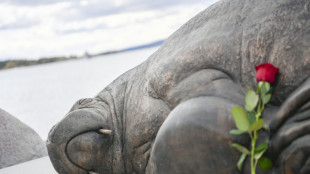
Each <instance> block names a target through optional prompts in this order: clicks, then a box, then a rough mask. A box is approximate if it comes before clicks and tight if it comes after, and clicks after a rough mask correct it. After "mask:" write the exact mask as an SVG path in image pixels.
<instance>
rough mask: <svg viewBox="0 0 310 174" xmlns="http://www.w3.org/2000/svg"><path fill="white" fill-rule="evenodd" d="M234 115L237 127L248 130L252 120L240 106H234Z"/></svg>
mask: <svg viewBox="0 0 310 174" xmlns="http://www.w3.org/2000/svg"><path fill="white" fill-rule="evenodd" d="M232 115H233V118H234V120H235V123H236V127H237V128H238V129H239V130H242V131H248V129H249V127H250V121H249V119H248V117H247V116H246V113H245V111H244V110H243V109H242V108H240V107H233V108H232Z"/></svg>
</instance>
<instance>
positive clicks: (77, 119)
mask: <svg viewBox="0 0 310 174" xmlns="http://www.w3.org/2000/svg"><path fill="white" fill-rule="evenodd" d="M107 123H108V120H107V119H106V117H104V116H102V115H101V114H100V113H99V112H96V111H95V110H91V109H78V110H75V111H72V112H70V113H69V114H68V115H67V116H66V117H65V118H64V119H63V120H61V121H60V122H59V123H58V124H56V125H55V126H54V127H53V129H52V130H51V131H50V133H49V136H48V141H47V149H48V154H49V156H50V159H51V162H52V164H53V166H54V168H55V169H56V170H57V172H58V173H76V174H87V173H89V172H90V171H96V170H98V169H99V171H100V172H101V171H106V170H107V169H106V168H105V167H104V166H105V165H102V164H103V163H104V162H103V161H104V160H105V159H106V158H109V156H110V155H109V154H108V152H107V151H108V149H109V147H110V146H111V143H112V136H113V130H112V132H110V134H104V133H102V131H100V130H102V129H104V130H111V127H110V126H109V125H108V124H107ZM98 154H99V155H98ZM108 161H109V160H108ZM90 164H91V165H90ZM95 164H98V165H95ZM99 164H100V165H99ZM96 166H100V168H97V169H96Z"/></svg>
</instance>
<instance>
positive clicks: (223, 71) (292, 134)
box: [47, 0, 310, 174]
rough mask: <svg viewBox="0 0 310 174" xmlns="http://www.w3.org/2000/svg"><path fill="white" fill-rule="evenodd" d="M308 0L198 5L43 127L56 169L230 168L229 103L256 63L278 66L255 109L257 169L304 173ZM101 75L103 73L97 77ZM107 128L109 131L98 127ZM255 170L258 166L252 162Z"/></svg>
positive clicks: (250, 79) (153, 171) (240, 98)
mask: <svg viewBox="0 0 310 174" xmlns="http://www.w3.org/2000/svg"><path fill="white" fill-rule="evenodd" d="M309 19H310V3H309V1H308V0H300V1H296V0H273V1H268V0H260V1H253V0H235V1H231V0H224V1H220V2H218V3H216V4H215V5H212V6H211V7H209V8H208V9H207V10H205V11H203V12H201V13H199V14H198V15H197V16H196V17H194V18H193V19H191V20H190V21H189V22H187V23H186V24H185V25H183V26H182V27H181V28H180V29H179V30H178V31H176V32H175V33H174V34H173V35H172V36H170V37H169V38H168V39H167V40H166V41H165V43H164V44H163V45H162V47H161V48H160V49H159V50H158V51H156V52H155V53H154V54H153V55H151V56H150V57H149V58H148V59H147V60H146V61H145V62H144V63H142V64H141V65H139V66H137V67H136V68H134V69H132V70H130V71H128V72H126V73H125V74H123V75H122V76H120V77H119V78H118V79H116V80H115V81H114V82H112V83H111V84H110V85H109V86H107V87H106V88H105V89H104V90H103V91H101V92H100V93H99V94H98V95H97V96H96V97H94V98H89V99H82V100H80V101H78V102H77V103H76V104H75V105H74V106H73V107H72V109H71V110H70V112H69V113H68V114H67V115H66V117H65V118H64V119H63V120H61V121H60V122H59V123H58V124H57V125H55V126H54V127H53V129H52V130H51V132H50V134H49V139H48V143H47V147H48V151H49V156H50V158H51V160H52V163H53V165H54V167H55V168H56V170H57V171H58V172H59V173H61V174H62V173H77V174H83V173H85V174H86V173H88V172H89V171H94V172H97V173H115V174H120V173H139V174H143V173H149V174H159V173H167V174H168V173H169V174H170V173H202V174H205V173H217V174H227V173H250V172H249V168H248V167H247V166H249V165H248V164H245V166H246V167H244V168H243V170H242V172H239V171H238V170H237V168H236V163H237V161H238V158H239V156H240V153H239V152H238V151H236V150H235V149H233V148H231V143H232V142H238V143H241V144H243V145H245V146H248V145H249V138H248V137H247V136H246V135H244V136H233V135H230V134H229V130H231V129H234V123H233V120H232V116H231V108H232V107H233V106H242V105H243V104H244V94H245V91H246V89H248V88H255V86H256V80H255V68H254V67H255V65H258V64H261V63H265V62H269V63H272V64H273V65H275V66H276V67H278V68H279V69H280V72H279V74H278V77H277V79H276V81H275V83H274V89H275V92H274V95H273V97H272V99H271V102H270V104H269V105H268V107H267V108H266V109H265V111H264V113H263V117H264V119H265V120H266V121H265V126H266V127H267V128H269V131H264V132H261V133H260V135H259V137H261V138H260V139H259V141H264V140H267V141H269V142H270V144H269V146H270V147H269V150H268V152H267V156H268V157H270V158H271V159H272V160H273V161H274V162H275V167H274V168H273V169H272V170H270V171H268V172H264V173H277V174H278V173H279V174H306V173H310V158H309V155H310V134H309V133H310V117H309V114H310V104H309V103H310V81H309V80H307V79H308V78H309V74H310V20H309ZM103 80H104V79H103ZM101 128H103V129H111V130H112V134H111V135H105V134H100V133H99V132H98V129H101ZM258 173H262V172H261V171H258Z"/></svg>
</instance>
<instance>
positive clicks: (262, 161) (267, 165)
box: [258, 157, 273, 170]
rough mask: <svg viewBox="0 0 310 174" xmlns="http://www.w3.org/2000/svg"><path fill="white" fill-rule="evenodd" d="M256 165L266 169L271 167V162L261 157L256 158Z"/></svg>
mask: <svg viewBox="0 0 310 174" xmlns="http://www.w3.org/2000/svg"><path fill="white" fill-rule="evenodd" d="M258 166H259V168H261V169H262V170H268V169H270V168H272V166H273V164H272V161H271V160H270V159H269V158H266V157H262V158H260V159H259V160H258Z"/></svg>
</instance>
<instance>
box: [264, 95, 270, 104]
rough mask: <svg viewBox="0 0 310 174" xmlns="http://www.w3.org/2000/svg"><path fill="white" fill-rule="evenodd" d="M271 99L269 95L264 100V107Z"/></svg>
mask: <svg viewBox="0 0 310 174" xmlns="http://www.w3.org/2000/svg"><path fill="white" fill-rule="evenodd" d="M270 98H271V94H267V95H265V96H264V97H263V98H262V101H263V103H264V105H265V104H267V103H268V102H269V101H270Z"/></svg>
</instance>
